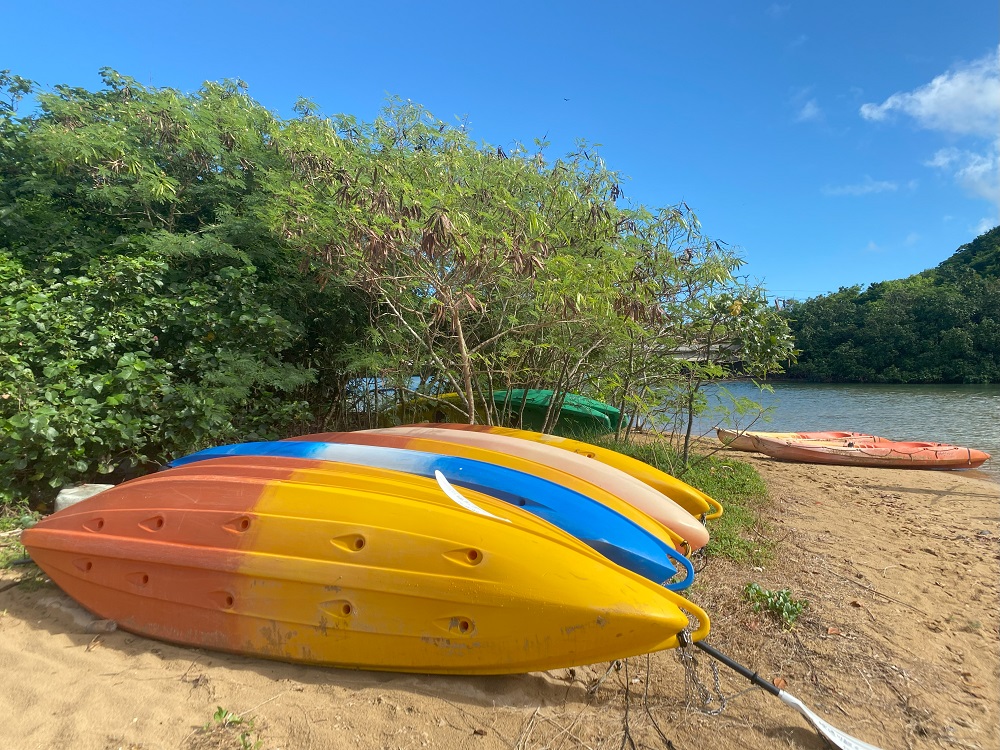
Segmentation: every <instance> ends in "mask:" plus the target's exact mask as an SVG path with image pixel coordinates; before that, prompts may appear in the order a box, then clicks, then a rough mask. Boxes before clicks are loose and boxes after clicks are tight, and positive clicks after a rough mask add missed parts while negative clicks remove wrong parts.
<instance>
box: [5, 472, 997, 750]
mask: <svg viewBox="0 0 1000 750" xmlns="http://www.w3.org/2000/svg"><path fill="white" fill-rule="evenodd" d="M740 458H741V459H746V460H749V461H750V462H752V463H753V465H754V466H755V467H756V468H757V469H758V471H760V473H761V475H762V476H763V477H764V479H765V481H766V483H767V485H768V488H769V491H770V495H771V502H770V506H769V508H768V510H767V514H766V515H767V518H768V530H767V532H766V533H768V534H769V535H771V536H773V537H774V538H776V539H777V540H778V542H777V553H776V555H775V559H774V561H773V562H772V563H770V564H769V565H767V566H766V567H765V568H752V567H739V566H735V565H733V564H731V563H728V562H726V561H722V560H718V559H711V560H709V562H708V564H707V566H706V567H705V569H704V570H702V571H701V572H700V573H699V576H698V582H697V583H696V585H695V587H694V589H693V590H692V591H691V592H690V598H691V599H693V600H694V601H696V602H697V603H699V604H700V605H701V606H703V607H704V608H705V609H706V610H707V611H708V612H709V613H710V614H711V615H712V618H713V628H712V635H711V637H710V639H709V642H710V643H712V644H713V645H714V646H716V647H717V648H719V649H720V650H722V651H723V652H725V653H727V654H729V655H730V656H732V657H733V658H735V659H737V660H738V661H740V662H742V663H744V664H746V665H747V666H749V667H751V668H753V669H755V670H757V671H758V672H759V673H760V674H761V675H762V676H763V677H765V678H766V679H769V680H774V681H778V684H779V685H782V686H784V688H785V689H786V690H787V691H788V692H790V693H792V694H793V695H795V696H797V697H798V698H800V699H801V700H802V701H803V702H804V703H805V704H806V705H807V706H809V707H810V708H812V709H813V710H815V711H816V712H817V713H819V714H820V715H821V716H823V717H824V718H826V719H827V720H828V721H829V722H830V723H832V724H833V725H835V726H837V727H838V728H840V729H842V730H844V731H846V732H849V733H851V734H853V735H855V736H856V737H858V738H860V739H863V740H865V741H866V742H870V743H872V744H875V745H878V746H880V747H882V748H884V749H885V750H903V749H908V748H972V749H975V748H981V749H982V750H993V749H995V748H997V747H1000V622H998V619H1000V600H998V585H1000V485H997V484H995V483H993V482H991V481H989V480H988V479H987V478H985V477H984V475H981V474H978V475H977V474H976V473H975V472H965V473H958V472H931V471H903V470H893V469H881V470H879V469H851V468H838V467H822V466H807V465H800V464H786V463H779V462H776V461H774V460H771V459H766V458H763V457H755V456H753V455H750V454H744V455H740ZM32 572H33V571H32V569H31V566H18V567H15V568H13V569H12V570H5V571H2V572H0V589H2V590H0V674H2V675H3V676H4V685H3V689H2V690H0V716H3V721H0V747H3V748H10V749H11V750H22V749H23V750H34V749H35V748H39V749H46V750H48V749H49V748H74V750H90V749H94V750H113V749H115V748H128V749H130V750H136V749H140V748H141V749H142V750H153V749H158V748H181V749H184V750H204V749H206V748H261V749H262V750H264V749H266V750H277V749H279V748H280V749H282V750H322V749H326V748H345V749H346V748H398V749H400V750H403V749H410V748H424V747H439V748H455V749H456V750H457V749H458V748H476V749H477V750H493V749H496V750H506V749H511V748H513V749H516V750H520V749H522V748H523V749H528V748H537V749H539V750H540V749H541V748H551V749H552V750H559V749H560V748H561V749H563V750H568V749H570V748H594V749H595V750H596V749H597V748H623V747H625V748H637V749H641V748H666V749H667V750H670V749H671V748H676V750H681V749H682V748H712V749H716V748H718V749H720V750H729V749H732V750H736V748H769V749H770V748H775V747H778V748H782V747H788V748H811V749H814V750H819V749H820V748H824V747H827V746H826V744H825V742H824V741H823V740H822V739H820V737H819V736H818V735H817V734H816V733H815V732H814V731H813V730H812V729H811V728H810V727H809V725H808V724H807V723H806V722H805V720H804V719H803V718H802V717H800V716H799V715H798V714H797V713H796V712H795V711H793V710H792V709H790V708H788V707H787V706H785V705H784V704H782V703H781V702H780V701H778V700H776V699H775V698H773V697H770V696H768V695H766V694H765V693H764V692H763V691H761V690H759V689H756V688H754V689H750V690H747V688H748V683H747V682H746V681H745V680H744V679H742V678H741V677H739V676H738V675H736V674H735V673H733V672H730V671H729V670H728V669H726V668H725V667H722V666H720V667H719V671H718V681H716V677H715V675H714V673H713V669H712V667H711V662H710V661H708V660H707V657H705V656H703V655H700V652H698V653H699V655H698V656H697V657H696V661H695V662H694V663H691V662H690V660H689V659H686V658H683V657H682V656H681V655H679V654H678V653H677V652H663V653H658V654H653V655H651V656H648V657H646V656H643V657H636V658H632V659H629V660H627V661H626V662H624V663H622V664H620V665H619V668H618V669H614V668H612V669H610V670H609V669H608V666H609V665H607V664H599V665H590V666H581V667H578V668H575V669H564V670H557V671H553V672H546V673H535V674H527V675H518V676H512V677H474V678H473V677H469V678H461V677H435V676H421V675H401V674H394V673H375V672H353V671H343V670H336V669H323V668H313V667H305V666H297V665H292V664H285V663H279V662H269V661H264V660H259V659H250V658H243V657H239V656H231V655H226V654H220V653H213V652H210V651H204V650H198V649H189V648H181V647H177V646H173V645H170V644H166V643H160V642H156V641H152V640H148V639H145V638H142V637H138V636H135V635H132V634H130V633H127V632H122V631H116V632H109V633H93V632H88V631H89V630H90V628H91V622H92V620H93V617H92V616H90V615H89V614H88V613H86V612H85V611H84V610H82V609H81V608H79V607H78V606H77V605H76V604H74V603H73V602H72V601H71V600H70V599H68V598H67V597H66V596H65V595H64V594H62V593H61V592H60V591H59V589H58V588H56V587H54V586H53V585H52V584H51V583H46V582H45V581H44V580H41V581H39V580H38V579H34V578H33V576H31V574H32ZM29 576H31V580H29ZM22 578H24V580H23V581H22V582H20V583H17V582H18V581H19V580H21V579H22ZM751 581H753V582H756V583H758V584H760V585H761V586H763V587H765V588H769V589H781V588H790V589H791V590H792V591H793V593H794V596H795V597H796V598H800V599H806V600H807V601H808V602H809V605H808V607H807V608H806V610H805V612H804V614H803V615H802V617H801V618H800V620H799V621H798V623H797V625H796V626H795V628H794V629H792V630H782V628H781V626H780V625H778V624H777V623H775V622H774V621H773V620H772V619H770V618H768V617H766V616H765V615H762V614H758V613H755V612H754V611H753V610H752V609H751V608H750V606H749V605H748V604H747V603H745V602H744V601H742V599H741V593H742V590H743V588H744V586H745V585H746V584H747V583H748V582H751ZM718 693H721V696H722V700H720V698H719V697H718V696H717V694H718ZM706 697H711V698H712V700H711V701H710V702H708V703H707V704H706V702H705V700H704V699H705V698H706ZM220 708H221V709H222V712H219V709H220ZM706 708H707V709H708V710H709V711H711V712H713V713H706V712H705V711H704V710H702V709H706ZM719 709H722V710H721V712H719V713H714V712H716V711H718V710H719ZM227 711H228V712H229V715H228V720H227V719H226V718H225V712H227ZM216 716H218V718H213V717H216Z"/></svg>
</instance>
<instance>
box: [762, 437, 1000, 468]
mask: <svg viewBox="0 0 1000 750" xmlns="http://www.w3.org/2000/svg"><path fill="white" fill-rule="evenodd" d="M751 439H752V440H753V446H754V448H753V449H754V450H756V451H757V452H758V453H764V454H765V455H768V456H771V457H772V458H777V459H780V460H782V461H797V462H800V463H812V464H836V465H839V466H877V467H883V468H895V469H975V468H977V467H979V466H982V464H983V463H984V462H985V461H987V460H988V459H989V457H990V454H989V453H985V452H984V451H980V450H976V449H974V448H965V447H962V446H958V445H949V444H947V443H928V442H917V441H906V442H904V441H895V440H887V439H885V438H873V437H871V436H860V437H858V436H855V437H849V438H840V439H832V440H817V439H811V440H801V439H800V440H780V439H774V438H769V437H763V436H761V435H754V436H753V437H752V438H751Z"/></svg>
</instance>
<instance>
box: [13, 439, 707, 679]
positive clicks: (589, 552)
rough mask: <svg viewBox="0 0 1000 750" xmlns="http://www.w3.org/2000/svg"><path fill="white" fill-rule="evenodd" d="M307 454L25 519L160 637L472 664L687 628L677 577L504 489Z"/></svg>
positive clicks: (127, 614) (363, 660)
mask: <svg viewBox="0 0 1000 750" xmlns="http://www.w3.org/2000/svg"><path fill="white" fill-rule="evenodd" d="M443 489H444V486H443V485H442V486H439V485H438V484H437V483H435V482H434V481H433V480H430V479H425V478H423V477H418V476H414V475H412V474H405V473H401V472H396V471H390V470H386V469H377V468H371V467H360V466H352V465H347V464H337V463H333V462H329V461H314V460H308V459H299V458H279V457H270V456H269V457H258V456H247V457H233V458H218V459H209V460H204V461H197V462H193V463H190V464H187V465H184V466H179V467H177V468H172V469H168V470H166V471H163V472H160V473H158V474H154V475H151V476H148V477H142V478H140V479H135V480H132V481H130V482H126V483H124V484H122V485H119V486H117V487H114V488H112V489H110V490H106V491H104V492H102V493H100V494H98V495H95V496H94V497H91V498H89V499H87V500H84V501H83V502H81V503H79V504H77V505H73V506H71V507H69V508H67V509H65V510H63V511H60V512H59V513H56V514H54V515H52V516H49V517H48V518H45V519H43V520H42V521H41V522H39V523H38V524H37V525H36V526H34V527H33V528H31V529H28V530H26V531H25V532H24V534H23V537H22V540H23V543H24V545H25V547H27V549H28V551H29V553H30V554H31V556H32V558H33V559H34V560H35V561H36V562H37V563H38V565H39V566H40V567H41V568H42V569H43V570H44V571H45V572H46V573H47V574H48V575H49V576H50V577H51V578H52V580H53V581H55V582H56V583H57V584H58V585H59V586H60V587H61V588H62V589H63V590H64V591H66V593H68V594H69V595H70V596H72V597H73V598H74V599H76V600H77V601H78V602H79V603H80V604H81V605H82V606H84V607H86V608H87V609H89V610H90V611H92V612H93V613H95V614H96V615H97V616H99V617H102V618H106V619H112V620H115V621H116V622H117V623H118V624H119V626H120V627H121V628H123V629H125V630H129V631H132V632H135V633H138V634H141V635H144V636H149V637H152V638H158V639H162V640H165V641H171V642H174V643H179V644H185V645H189V646H196V647H205V648H211V649H218V650H223V651H229V652H234V653H240V654H248V655H252V656H260V657H266V658H273V659H280V660H285V661H293V662H304V663H309V664H320V665H330V666H339V667H353V668H363V669H377V670H393V671H407V672H435V673H454V674H491V673H514V672H525V671H531V670H544V669H551V668H556V667H565V666H573V665H578V664H587V663H594V662H598V661H606V660H609V659H619V658H624V657H627V656H631V655H635V654H641V653H647V652H650V651H656V650H661V649H665V648H671V647H674V646H676V645H677V637H676V636H677V634H678V633H679V632H680V631H681V630H682V629H685V628H686V627H687V626H688V617H687V615H686V614H685V612H687V613H690V614H692V615H693V616H694V617H695V618H697V619H698V620H700V622H701V624H700V626H699V627H698V629H697V631H696V632H695V633H694V638H695V640H698V639H700V638H703V637H704V636H705V635H706V634H707V632H708V627H709V625H708V619H707V617H705V615H704V613H703V612H702V611H701V610H700V609H699V608H698V607H696V606H695V605H693V604H691V603H690V602H688V601H687V600H686V599H684V598H682V597H681V596H679V595H678V594H676V593H674V592H672V591H669V590H668V589H665V588H664V587H662V586H659V585H657V584H656V583H654V582H652V581H649V580H647V579H645V578H643V577H641V576H639V575H637V574H634V573H632V572H630V571H628V570H626V569H624V568H621V567H619V566H617V565H615V564H614V563H612V562H610V561H608V560H607V559H606V558H604V557H603V556H601V555H600V554H599V553H597V552H596V551H594V550H593V549H591V548H590V547H588V546H587V545H585V544H583V543H582V542H580V541H579V540H577V539H575V538H574V537H572V536H570V535H569V534H567V533H565V532H563V531H561V530H560V529H558V528H556V527H555V526H552V525H551V524H549V523H547V522H545V521H543V520H541V519H539V518H537V517H535V516H533V515H531V514H530V513H527V512H526V511H523V510H522V509H520V508H517V507H516V506H512V505H510V504H508V503H504V502H502V501H500V500H498V499H495V498H492V497H490V496H487V495H482V494H479V493H477V492H473V491H470V490H462V493H461V494H462V495H463V496H464V497H461V499H462V503H461V504H459V502H457V501H456V500H455V499H454V498H453V497H452V496H450V495H448V494H446V493H445V492H444V491H443Z"/></svg>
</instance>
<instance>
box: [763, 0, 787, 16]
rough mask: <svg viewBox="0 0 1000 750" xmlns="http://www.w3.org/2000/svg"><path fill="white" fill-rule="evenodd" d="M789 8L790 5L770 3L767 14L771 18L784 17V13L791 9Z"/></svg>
mask: <svg viewBox="0 0 1000 750" xmlns="http://www.w3.org/2000/svg"><path fill="white" fill-rule="evenodd" d="M791 7H792V6H791V5H782V4H780V3H771V5H770V6H768V9H767V14H768V15H769V16H771V18H781V17H782V16H783V15H785V13H787V12H788V11H789V10H790V9H791Z"/></svg>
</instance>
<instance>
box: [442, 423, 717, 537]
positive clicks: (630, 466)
mask: <svg viewBox="0 0 1000 750" xmlns="http://www.w3.org/2000/svg"><path fill="white" fill-rule="evenodd" d="M427 426H429V427H431V426H433V427H443V428H447V429H452V430H472V431H474V432H489V433H490V434H493V435H505V436H507V437H515V438H520V439H522V440H531V441H534V442H536V443H544V444H545V445H551V446H553V447H554V448H561V449H562V450H567V451H571V452H572V453H578V454H580V455H581V456H586V457H587V458H592V459H594V460H595V461H599V462H601V463H602V464H607V465H608V466H613V467H614V468H616V469H618V470H620V471H624V472H625V473H626V474H628V475H630V476H633V477H635V478H636V479H638V480H639V481H641V482H643V483H645V484H648V485H649V486H650V487H652V488H653V489H654V490H657V491H658V492H661V493H662V494H664V495H666V496H667V497H669V498H670V499H671V500H673V501H674V502H675V503H677V504H678V505H680V506H681V507H682V508H684V510H686V511H687V512H688V513H690V514H691V515H693V516H705V517H706V518H709V519H712V518H718V517H719V516H721V515H722V505H721V504H720V503H719V502H718V501H717V500H715V499H713V498H711V497H709V496H708V495H706V494H705V493H704V492H702V491H701V490H699V489H698V488H697V487H692V486H691V485H689V484H687V483H686V482H683V481H681V480H680V479H677V478H676V477H673V476H671V475H670V474H667V473H666V472H665V471H660V470H659V469H657V468H656V467H655V466H650V465H649V464H647V463H646V462H645V461H639V460H638V459H635V458H632V457H631V456H626V455H625V454H623V453H619V452H618V451H613V450H610V449H608V448H602V447H601V446H599V445H593V444H592V443H586V442H583V441H581V440H574V439H573V438H567V437H562V436H560V435H548V434H546V433H543V432H532V431H530V430H518V429H514V428H512V427H492V426H486V425H468V424H434V425H427Z"/></svg>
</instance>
